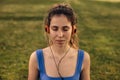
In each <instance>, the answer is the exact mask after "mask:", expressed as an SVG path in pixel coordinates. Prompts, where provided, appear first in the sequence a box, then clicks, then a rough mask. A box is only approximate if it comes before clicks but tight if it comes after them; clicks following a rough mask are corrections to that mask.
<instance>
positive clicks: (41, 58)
mask: <svg viewBox="0 0 120 80" xmlns="http://www.w3.org/2000/svg"><path fill="white" fill-rule="evenodd" d="M36 55H37V61H38V68H39V71H40V72H41V73H44V72H45V69H44V56H43V51H42V49H39V50H36Z"/></svg>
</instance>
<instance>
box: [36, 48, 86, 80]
mask: <svg viewBox="0 0 120 80" xmlns="http://www.w3.org/2000/svg"><path fill="white" fill-rule="evenodd" d="M36 54H37V60H38V68H39V69H40V71H39V80H80V73H81V67H82V62H83V58H84V51H83V50H78V57H77V64H76V69H75V73H74V75H73V76H70V77H62V79H61V78H60V77H50V76H48V75H47V74H46V71H45V65H44V57H43V51H42V49H39V50H37V51H36Z"/></svg>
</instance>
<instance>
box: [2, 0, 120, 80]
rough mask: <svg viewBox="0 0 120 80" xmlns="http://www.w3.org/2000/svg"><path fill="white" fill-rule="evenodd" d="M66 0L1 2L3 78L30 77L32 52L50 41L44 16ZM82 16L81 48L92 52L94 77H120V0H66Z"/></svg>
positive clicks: (110, 79)
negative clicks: (111, 1)
mask: <svg viewBox="0 0 120 80" xmlns="http://www.w3.org/2000/svg"><path fill="white" fill-rule="evenodd" d="M59 2H63V0H52V1H45V0H36V1H35V0H29V2H28V1H25V0H20V1H15V0H3V1H1V2H0V80H26V79H27V75H28V61H29V56H30V55H31V53H32V52H33V51H35V50H36V49H39V48H43V47H45V46H46V45H47V43H46V41H45V38H44V28H43V19H44V16H45V14H46V12H47V10H48V8H49V7H51V6H52V5H53V4H54V3H59ZM65 2H67V3H70V4H71V5H72V6H73V8H74V10H75V12H76V13H77V16H78V29H79V38H80V43H79V44H80V48H82V49H84V50H86V51H87V52H89V54H90V56H91V80H119V78H120V69H119V68H120V60H119V57H120V44H119V43H120V37H119V36H120V22H119V21H120V10H119V9H120V3H110V2H97V1H89V0H81V1H79V0H74V1H72V0H66V1H65Z"/></svg>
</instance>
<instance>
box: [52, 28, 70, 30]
mask: <svg viewBox="0 0 120 80" xmlns="http://www.w3.org/2000/svg"><path fill="white" fill-rule="evenodd" d="M52 30H53V31H57V30H58V28H53V29H52ZM68 30H69V29H68V28H63V31H68Z"/></svg>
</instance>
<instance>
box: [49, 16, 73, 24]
mask: <svg viewBox="0 0 120 80" xmlns="http://www.w3.org/2000/svg"><path fill="white" fill-rule="evenodd" d="M50 26H71V22H70V21H69V20H68V19H67V17H66V16H65V15H54V16H53V17H52V18H51V22H50Z"/></svg>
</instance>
